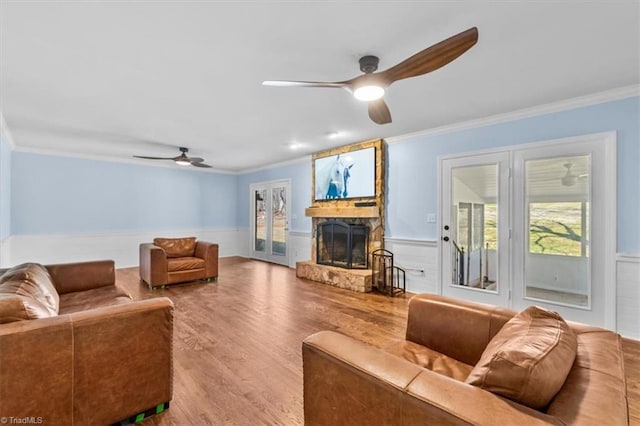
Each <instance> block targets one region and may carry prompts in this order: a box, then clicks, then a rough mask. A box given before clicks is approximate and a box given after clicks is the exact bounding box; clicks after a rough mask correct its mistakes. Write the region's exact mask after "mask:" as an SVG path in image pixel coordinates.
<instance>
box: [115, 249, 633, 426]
mask: <svg viewBox="0 0 640 426" xmlns="http://www.w3.org/2000/svg"><path fill="white" fill-rule="evenodd" d="M117 276H118V283H119V284H120V285H122V286H123V287H126V288H127V289H128V290H129V292H130V293H131V295H132V296H133V297H134V298H136V299H147V298H152V297H159V296H167V297H169V298H171V299H172V300H173V302H174V304H175V308H176V309H175V325H174V327H175V328H174V371H175V372H174V397H173V401H172V402H171V407H170V409H169V410H168V411H166V412H165V413H163V414H160V415H157V416H154V417H152V418H150V419H148V420H147V421H145V422H144V424H145V425H181V426H182V425H259V424H265V425H302V424H303V423H304V418H303V409H302V408H303V407H302V402H303V401H302V353H301V344H302V340H303V339H304V338H305V337H307V336H309V335H310V334H312V333H315V332H316V331H320V330H336V331H339V332H341V333H344V334H347V335H350V336H353V337H356V338H358V339H360V340H362V341H365V342H368V343H370V344H372V345H374V346H379V347H383V346H386V345H388V344H390V343H391V342H392V341H394V340H396V339H399V338H403V337H404V332H405V325H406V314H407V302H408V300H409V297H410V296H411V295H409V294H408V295H405V296H400V297H396V298H388V297H386V296H382V295H377V294H371V293H370V294H362V293H354V292H351V291H348V290H342V289H338V288H335V287H331V286H328V285H324V284H318V283H314V282H310V281H304V280H299V279H297V278H296V276H295V270H293V269H290V268H287V267H283V266H278V265H272V264H268V263H263V262H259V261H252V260H246V259H241V258H225V259H221V265H220V277H219V279H218V281H217V282H214V283H209V284H199V283H198V284H187V285H181V286H173V287H169V288H167V289H165V290H154V291H150V290H148V288H147V287H146V286H145V285H144V284H143V283H141V282H140V280H139V277H138V269H137V268H127V269H120V270H118V271H117ZM624 350H625V362H626V370H627V386H628V391H629V411H630V416H631V424H637V425H640V361H639V360H640V342H637V341H631V340H625V341H624Z"/></svg>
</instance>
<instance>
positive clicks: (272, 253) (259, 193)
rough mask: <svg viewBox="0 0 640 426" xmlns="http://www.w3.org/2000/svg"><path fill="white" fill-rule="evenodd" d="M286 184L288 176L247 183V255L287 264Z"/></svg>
mask: <svg viewBox="0 0 640 426" xmlns="http://www.w3.org/2000/svg"><path fill="white" fill-rule="evenodd" d="M290 187H291V184H290V181H288V180H283V181H275V182H263V183H255V184H252V185H251V186H250V190H249V192H250V203H251V204H250V206H251V213H250V214H251V216H250V217H251V241H250V244H251V247H250V251H251V257H253V258H256V259H260V260H265V261H268V262H273V263H279V264H282V265H289V254H288V252H289V251H288V237H289V210H290V209H289V207H288V202H289V199H290V198H291V195H290V192H291V190H290Z"/></svg>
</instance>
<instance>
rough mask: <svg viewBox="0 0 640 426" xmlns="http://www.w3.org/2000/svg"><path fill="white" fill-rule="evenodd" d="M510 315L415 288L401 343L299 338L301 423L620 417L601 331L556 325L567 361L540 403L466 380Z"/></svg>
mask: <svg viewBox="0 0 640 426" xmlns="http://www.w3.org/2000/svg"><path fill="white" fill-rule="evenodd" d="M514 315H516V312H514V311H511V310H507V309H503V308H497V307H493V306H489V305H483V304H478V303H471V302H465V301H460V300H454V299H449V298H445V297H442V296H435V295H418V296H415V297H413V298H412V299H411V301H410V303H409V314H408V322H407V332H406V338H405V340H402V341H399V342H397V343H396V344H393V345H391V346H390V347H388V348H385V349H384V350H383V349H379V348H375V347H372V346H369V345H367V344H365V343H362V342H360V341H357V340H355V339H353V338H350V337H347V336H344V335H342V334H338V333H335V332H332V331H322V332H319V333H316V334H314V335H312V336H310V337H308V338H307V339H306V340H305V341H304V343H303V347H302V349H303V364H304V416H305V424H306V425H371V424H375V425H416V424H438V425H462V424H464V425H470V424H473V425H497V424H501V425H536V424H554V425H598V426H600V425H603V424H607V425H627V424H628V402H627V393H626V383H625V374H624V365H623V358H622V349H621V338H620V336H619V335H618V334H616V333H613V332H611V331H607V330H604V329H601V328H597V327H591V326H587V325H583V324H578V323H571V322H566V323H565V324H566V325H568V327H567V328H570V329H571V331H572V332H573V333H572V334H573V335H575V339H574V343H575V342H576V341H577V350H576V354H575V358H571V359H574V361H573V363H571V359H570V360H569V363H568V366H567V371H568V376H567V377H566V380H564V381H563V382H561V383H560V386H561V387H560V390H559V391H558V392H557V393H556V394H555V396H554V397H552V399H551V400H550V402H549V403H548V404H546V405H545V406H544V407H542V408H540V409H533V408H530V407H528V406H525V405H523V404H521V403H518V402H514V401H513V400H512V399H508V398H505V397H502V396H499V395H497V394H496V393H492V392H489V391H487V390H485V389H483V388H481V387H478V386H474V385H471V384H468V383H465V378H467V375H468V374H469V372H470V371H472V369H474V365H475V364H476V363H478V362H479V361H480V359H481V356H482V355H483V352H485V348H487V346H488V345H489V344H490V341H492V339H493V337H494V336H496V334H498V332H499V331H500V330H501V329H502V328H503V326H505V324H507V322H508V321H509V320H510V319H511V318H512V317H514ZM556 315H557V314H556ZM506 327H507V326H505V328H506ZM553 333H555V330H552V334H553ZM534 346H535V342H534ZM547 373H548V374H546V376H543V377H549V380H552V379H553V377H552V373H549V372H547ZM467 379H468V378H467ZM561 380H562V379H561Z"/></svg>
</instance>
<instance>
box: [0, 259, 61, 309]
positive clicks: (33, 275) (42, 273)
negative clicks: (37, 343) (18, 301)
mask: <svg viewBox="0 0 640 426" xmlns="http://www.w3.org/2000/svg"><path fill="white" fill-rule="evenodd" d="M0 294H15V295H18V296H24V297H27V298H32V299H35V300H36V301H37V302H39V303H40V304H42V305H43V306H44V307H45V308H46V309H47V310H48V311H49V314H50V316H54V315H57V314H58V310H59V306H60V298H59V296H58V292H57V291H56V288H55V286H54V284H53V280H52V279H51V276H50V275H49V272H48V271H47V269H46V268H45V267H44V266H42V265H40V264H38V263H23V264H22V265H18V266H14V267H13V268H11V269H9V270H7V271H6V272H5V273H4V274H3V275H2V276H1V277H0Z"/></svg>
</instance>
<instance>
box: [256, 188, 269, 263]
mask: <svg viewBox="0 0 640 426" xmlns="http://www.w3.org/2000/svg"><path fill="white" fill-rule="evenodd" d="M253 193H254V205H253V207H254V216H253V224H254V227H253V229H254V233H253V250H255V251H257V252H262V253H264V251H265V249H266V243H267V223H266V221H265V215H266V213H267V212H266V200H265V198H266V197H267V190H266V189H258V190H255V191H253Z"/></svg>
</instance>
